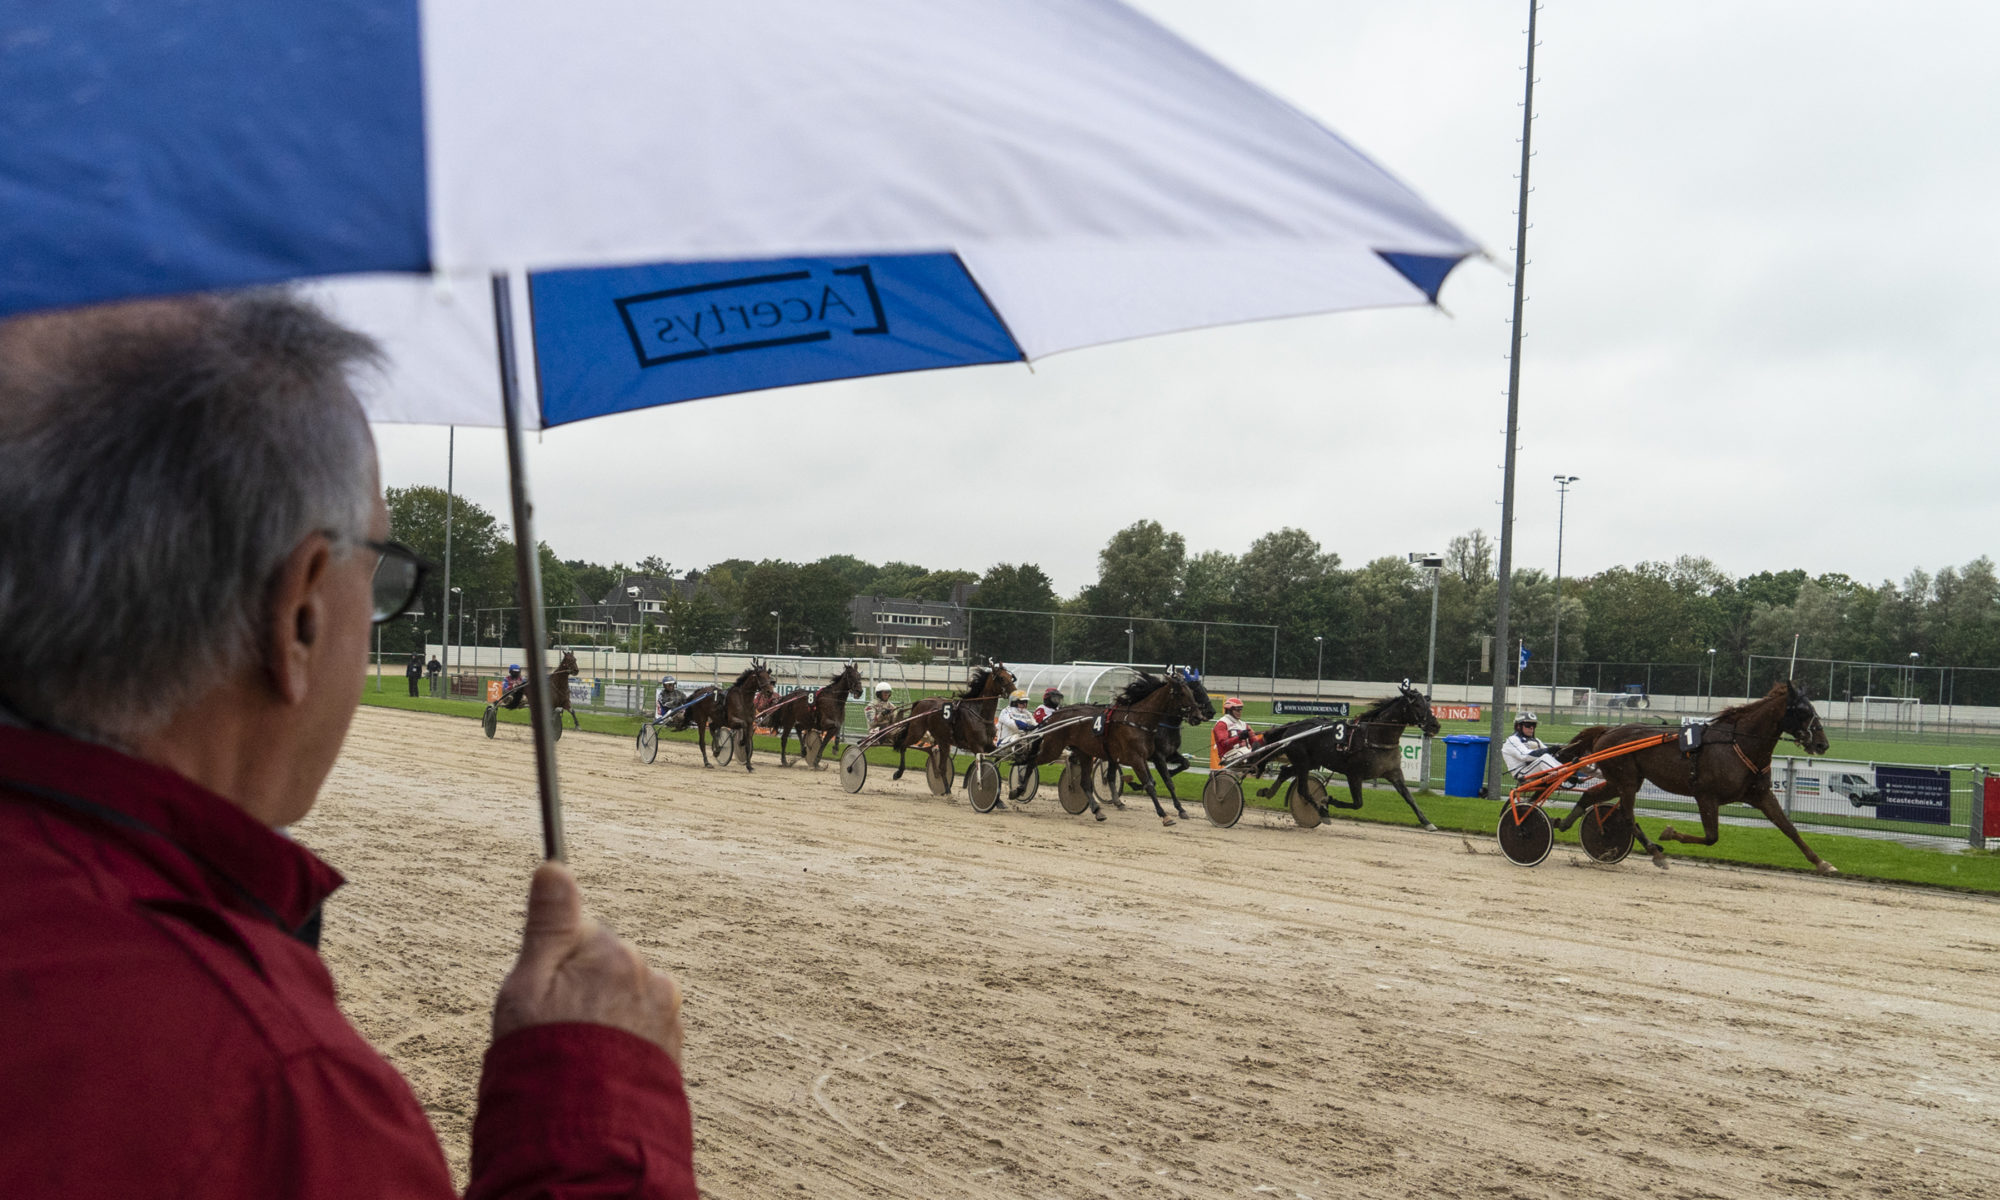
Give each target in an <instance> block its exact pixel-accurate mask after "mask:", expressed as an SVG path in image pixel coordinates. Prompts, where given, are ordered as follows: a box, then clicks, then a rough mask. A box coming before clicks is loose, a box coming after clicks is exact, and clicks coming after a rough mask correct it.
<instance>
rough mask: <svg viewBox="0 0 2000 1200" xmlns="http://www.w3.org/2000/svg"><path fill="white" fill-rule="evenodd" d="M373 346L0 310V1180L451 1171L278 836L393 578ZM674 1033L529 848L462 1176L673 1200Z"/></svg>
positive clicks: (106, 1193)
mask: <svg viewBox="0 0 2000 1200" xmlns="http://www.w3.org/2000/svg"><path fill="white" fill-rule="evenodd" d="M374 354H375V350H374V347H373V346H372V344H370V343H369V342H368V341H367V340H366V339H363V338H361V337H359V336H358V335H355V334H353V333H351V332H349V331H347V330H345V329H342V328H340V327H339V326H337V325H335V324H333V323H332V322H330V321H329V320H327V319H326V318H325V317H324V316H322V315H321V314H319V313H318V312H317V311H316V310H314V309H312V308H311V307H309V306H306V305H304V304H301V303H299V302H297V301H294V300H292V299H290V298H287V297H285V296H282V295H271V294H266V295H258V296H249V297H237V298H229V299H219V298H198V299H189V300H178V301H154V302H144V303H137V304H129V305H121V306H117V307H114V308H107V309H98V310H85V311H81V312H76V313H67V314H58V315H48V316H38V317H29V318H18V319H16V320H14V321H11V322H8V323H6V324H4V325H0V510H4V511H5V512H6V513H7V514H8V515H7V518H6V519H5V520H4V521H0V880H4V881H5V882H4V885H0V1031H4V1033H0V1080H4V1081H5V1085H4V1086H0V1196H5V1197H8V1198H9V1200H23V1198H28V1197H42V1196H50V1197H54V1196H62V1197H94V1196H103V1197H118V1198H119V1200H132V1198H134V1197H149V1196H162V1197H164V1196H202V1197H271V1196H296V1197H375V1196H397V1197H404V1196H409V1197H432V1196H435V1197H445V1196H449V1195H451V1192H452V1189H451V1179H450V1175H449V1173H448V1171H447V1169H446V1166H445V1160H444V1156H443V1153H442V1152H441V1151H440V1149H439V1147H438V1144H437V1138H436V1135H435V1134H434V1133H433V1132H432V1130H431V1128H430V1125H429V1123H428V1122H427V1121H426V1120H425V1117H424V1113H423V1110H422V1108H421V1107H420V1106H419V1105H418V1104H417V1102H416V1099H415V1097H414V1096H413V1095H412V1094H411V1092H410V1089H409V1087H408V1085H407V1084H405V1083H404V1081H403V1080H402V1078H401V1077H400V1076H399V1075H397V1073H396V1071H395V1070H394V1068H392V1067H391V1066H390V1065H389V1064H388V1062H387V1061H386V1060H384V1059H383V1058H382V1057H381V1056H380V1055H379V1054H378V1053H376V1052H375V1051H374V1050H373V1049H372V1048H371V1047H369V1046H368V1044H367V1043H366V1042H365V1041H363V1040H362V1038H361V1036H360V1034H359V1033H357V1032H356V1031H355V1029H354V1028H353V1027H352V1026H351V1025H350V1024H349V1023H348V1022H347V1020H346V1018H345V1017H344V1016H343V1015H342V1014H341V1012H340V1010H339V1008H338V1007H337V1006H336V1004H335V998H334V987H333V981H332V979H331V978H330V977H329V976H328V974H327V972H326V969H325V967H324V966H323V965H322V964H321V962H320V959H319V955H318V953H317V951H316V949H315V947H316V945H317V941H318V936H319V927H320V915H321V907H322V905H323V904H324V902H325V901H326V899H327V897H328V896H329V895H330V894H332V892H333V891H334V889H336V888H337V887H339V886H340V883H341V877H340V875H339V873H338V872H336V871H335V870H334V869H333V868H332V867H330V866H328V865H326V864H325V863H323V862H321V861H320V860H319V859H318V858H316V857H315V856H314V855H313V854H312V853H311V852H310V851H308V850H306V849H305V848H303V847H301V846H300V845H298V844H297V843H295V842H293V841H291V840H290V839H289V838H288V837H286V836H285V835H284V829H285V827H286V826H288V825H290V824H292V823H293V822H295V821H297V820H298V819H300V818H301V817H303V816H304V815H305V814H306V813H307V811H309V810H310V809H311V807H312V805H313V802H314V800H315V799H316V797H317V794H318V791H319V788H320V785H321V783H322V782H323V781H324V780H325V778H326V775H327V772H328V771H329V770H330V769H331V768H332V766H333V762H334V759H335V758H336V757H337V756H338V754H339V751H340V745H341V742H342V740H343V739H344V738H345V736H346V732H347V727H348V723H349V721H350V719H351V718H352V716H353V711H354V706H355V704H356V702H357V700H358V699H359V695H358V693H359V690H360V687H361V678H362V668H363V666H364V664H365V662H366V659H367V646H368V640H369V632H370V626H371V622H380V621H384V620H388V619H390V618H392V617H394V616H395V615H396V614H397V613H398V612H400V611H402V610H403V609H404V608H406V607H407V606H408V604H409V602H410V600H411V599H412V597H414V595H415V594H416V592H417V589H418V588H419V587H420V585H421V582H422V577H423V567H424V564H423V563H422V562H421V560H419V559H417V558H416V556H414V555H413V554H411V553H410V552H409V551H408V550H406V549H404V548H403V547H401V546H398V545H396V544H395V543H392V542H389V541H387V540H386V538H387V536H388V514H387V511H386V510H385V509H384V507H383V505H382V499H381V495H380V489H379V485H378V482H377V478H376V469H375V456H374V445H373V442H372V440H371V439H370V436H369V432H368V427H367V423H366V420H365V419H364V417H363V415H362V413H361V410H360V407H359V405H358V404H357V403H356V401H355V399H354V396H353V394H352V392H351V391H350V390H349V387H348V383H347V372H348V370H349V369H350V368H352V367H354V366H355V365H357V364H361V363H365V362H366V361H367V360H369V359H370V358H372V357H373V355H374ZM86 604H87V605H88V606H89V608H90V610H91V617H90V619H89V620H82V619H79V616H78V613H77V608H78V606H79V605H86ZM335 919H338V917H337V915H336V917H335ZM680 1053H681V1027H680V993H679V990H678V988H677V987H676V986H675V984H674V982H673V980H672V979H670V978H669V977H667V976H666V975H663V974H660V973H658V972H656V971H653V970H652V969H650V968H649V967H648V966H647V965H646V964H645V963H644V962H643V961H641V959H640V958H639V956H638V954H637V953H636V952H635V951H634V950H632V948H631V947H629V946H628V945H626V944H625V943H623V942H621V941H619V940H618V939H617V938H616V937H615V936H613V935H612V934H611V933H610V932H609V931H608V930H606V929H604V928H602V927H600V926H598V925H597V924H595V923H594V922H592V921H591V920H590V919H589V918H588V917H586V916H584V915H583V911H582V905H581V900H580V897H579V895H578V892H577V888H576V884H575V882H574V880H573V879H572V878H571V877H570V875H569V872H568V871H567V870H566V869H565V868H563V867H561V866H560V865H556V864H544V865H543V866H542V867H541V869H539V870H538V871H536V872H535V875H534V878H533V880H532V881H531V883H530V887H529V895H528V920H527V928H526V931H525V932H524V934H523V938H522V945H521V953H520V957H519V958H518V959H517V960H516V962H515V964H514V967H513V969H512V971H511V972H510V973H509V974H508V976H507V978H506V980H505V982H504V983H502V985H501V988H500V993H499V997H498V1000H497V1002H496V1003H495V1005H494V1012H493V1044H492V1046H491V1048H490V1049H489V1050H488V1052H487V1054H486V1060H485V1064H484V1069H483V1072H482V1075H481V1078H480V1083H479V1107H478V1112H477V1116H476V1117H475V1120H474V1124H473V1135H472V1138H473V1145H472V1176H471V1186H470V1188H469V1189H468V1195H470V1196H475V1197H507V1196H565V1197H569V1196H598V1195H619V1196H627V1195H643V1196H671V1197H693V1196H694V1195H695V1184H694V1167H693V1157H692V1143H693V1130H692V1125H691V1121H690V1116H689V1112H688V1106H687V1098H686V1094H685V1092H684V1091H683V1090H682V1083H681V1076H680V1068H679V1060H680Z"/></svg>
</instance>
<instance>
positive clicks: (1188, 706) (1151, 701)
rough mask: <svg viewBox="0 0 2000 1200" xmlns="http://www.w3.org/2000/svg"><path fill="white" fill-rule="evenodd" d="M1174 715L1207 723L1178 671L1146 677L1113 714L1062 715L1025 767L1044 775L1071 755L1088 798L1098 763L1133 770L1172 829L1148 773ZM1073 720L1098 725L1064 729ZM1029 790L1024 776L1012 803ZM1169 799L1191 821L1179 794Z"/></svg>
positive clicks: (1083, 709) (1093, 801) (1090, 709)
mask: <svg viewBox="0 0 2000 1200" xmlns="http://www.w3.org/2000/svg"><path fill="white" fill-rule="evenodd" d="M1169 715H1171V716H1173V717H1175V718H1177V719H1179V720H1185V721H1197V720H1201V719H1202V716H1201V708H1200V707H1199V705H1198V704H1197V703H1196V701H1195V696H1194V689H1193V687H1191V686H1190V685H1189V683H1188V681H1187V680H1186V679H1185V678H1183V677H1182V676H1181V674H1180V673H1179V672H1178V671H1176V672H1173V673H1171V674H1168V675H1164V676H1162V675H1154V674H1152V673H1150V672H1147V671H1141V672H1139V677H1138V678H1137V679H1135V680H1133V681H1132V682H1131V683H1129V684H1127V685H1126V687H1125V690H1124V691H1122V692H1119V693H1118V695H1117V697H1116V698H1115V699H1113V700H1112V702H1111V707H1109V708H1100V707H1099V706H1097V705H1094V704H1069V705H1064V706H1063V707H1062V708H1059V709H1057V710H1056V711H1055V714H1054V715H1053V716H1051V717H1050V718H1049V719H1048V721H1047V722H1046V723H1045V724H1046V725H1047V726H1048V727H1050V731H1049V732H1048V733H1046V734H1043V735H1042V737H1041V738H1040V739H1039V740H1038V741H1037V742H1036V743H1035V749H1034V757H1033V758H1031V759H1025V760H1023V761H1027V762H1030V763H1032V764H1033V766H1035V767H1036V768H1037V769H1039V768H1040V767H1042V766H1043V765H1044V764H1046V763H1052V762H1054V761H1055V760H1056V759H1057V758H1059V757H1061V756H1062V754H1063V752H1064V751H1068V752H1069V757H1070V761H1071V762H1073V763H1075V764H1076V767H1077V770H1078V771H1080V772H1082V774H1083V778H1084V780H1085V789H1086V792H1088V791H1089V784H1088V781H1089V779H1090V768H1091V767H1092V765H1094V764H1095V763H1096V762H1097V760H1098V759H1107V760H1109V761H1111V762H1114V763H1117V764H1118V765H1119V766H1121V767H1130V768H1131V769H1132V774H1133V776H1134V778H1136V779H1138V781H1139V786H1140V787H1143V788H1145V789H1146V797H1147V798H1148V799H1150V800H1151V801H1152V802H1153V812H1154V814H1155V815H1157V816H1158V817H1159V818H1160V824H1162V825H1172V824H1173V823H1174V818H1172V817H1170V816H1168V815H1167V810H1166V809H1164V808H1161V807H1160V793H1159V792H1158V790H1156V789H1155V788H1154V786H1153V773H1152V771H1151V770H1149V769H1148V763H1149V760H1150V759H1151V758H1152V756H1153V754H1154V753H1155V748H1156V747H1157V745H1158V740H1157V737H1156V735H1157V733H1158V731H1159V726H1160V724H1161V722H1162V720H1163V719H1165V718H1166V717H1167V716H1169ZM1072 717H1083V718H1095V719H1094V720H1077V721H1074V722H1071V723H1068V724H1065V723H1064V722H1066V721H1068V720H1069V719H1070V718H1072ZM1025 786H1026V775H1025V774H1023V776H1022V782H1021V784H1020V785H1018V786H1017V787H1016V788H1015V791H1014V794H1013V795H1012V796H1011V797H1009V798H1010V799H1014V800H1018V799H1020V797H1021V789H1022V788H1023V787H1025ZM1167 795H1168V798H1169V799H1171V800H1172V801H1173V802H1174V812H1176V813H1178V814H1179V815H1180V816H1182V817H1186V816H1187V810H1186V809H1184V808H1182V807H1181V798H1180V796H1179V795H1177V794H1175V793H1173V792H1169V793H1167ZM1089 799H1090V811H1091V813H1092V814H1093V815H1094V816H1096V818H1097V819H1098V820H1100V821H1102V820H1103V819H1104V811H1103V809H1101V808H1099V807H1098V804H1097V797H1096V796H1094V795H1092V796H1090V797H1089Z"/></svg>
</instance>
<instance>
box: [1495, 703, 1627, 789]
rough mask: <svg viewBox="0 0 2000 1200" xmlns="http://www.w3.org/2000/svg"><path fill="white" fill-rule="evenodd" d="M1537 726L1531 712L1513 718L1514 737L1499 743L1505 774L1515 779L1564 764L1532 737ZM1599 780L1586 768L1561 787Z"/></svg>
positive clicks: (1598, 773) (1590, 768)
mask: <svg viewBox="0 0 2000 1200" xmlns="http://www.w3.org/2000/svg"><path fill="white" fill-rule="evenodd" d="M1536 724H1537V722H1536V719H1535V714H1534V713H1531V712H1524V713H1517V714H1516V715H1515V717H1514V736H1513V737H1510V738H1508V739H1507V740H1506V741H1504V742H1502V743H1500V761H1501V762H1502V763H1503V764H1505V765H1506V767H1507V773H1508V774H1509V775H1512V776H1513V777H1514V778H1515V779H1517V780H1522V779H1526V778H1527V777H1528V776H1530V775H1536V774H1540V773H1541V772H1543V771H1553V770H1555V769H1556V768H1558V767H1560V766H1562V765H1563V761H1562V760H1561V759H1560V758H1557V757H1556V755H1555V751H1553V750H1551V749H1550V748H1549V747H1548V745H1547V744H1546V743H1544V742H1543V741H1542V740H1541V739H1540V738H1538V737H1536V736H1535V727H1536ZM1602 778H1603V775H1602V774H1601V773H1600V772H1599V771H1598V770H1597V769H1596V768H1595V767H1585V768H1584V769H1583V770H1581V771H1578V772H1577V773H1576V774H1575V775H1573V776H1571V777H1570V778H1569V779H1567V780H1564V781H1563V786H1565V787H1578V786H1581V785H1582V784H1583V783H1584V782H1585V781H1588V780H1597V779H1602Z"/></svg>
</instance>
